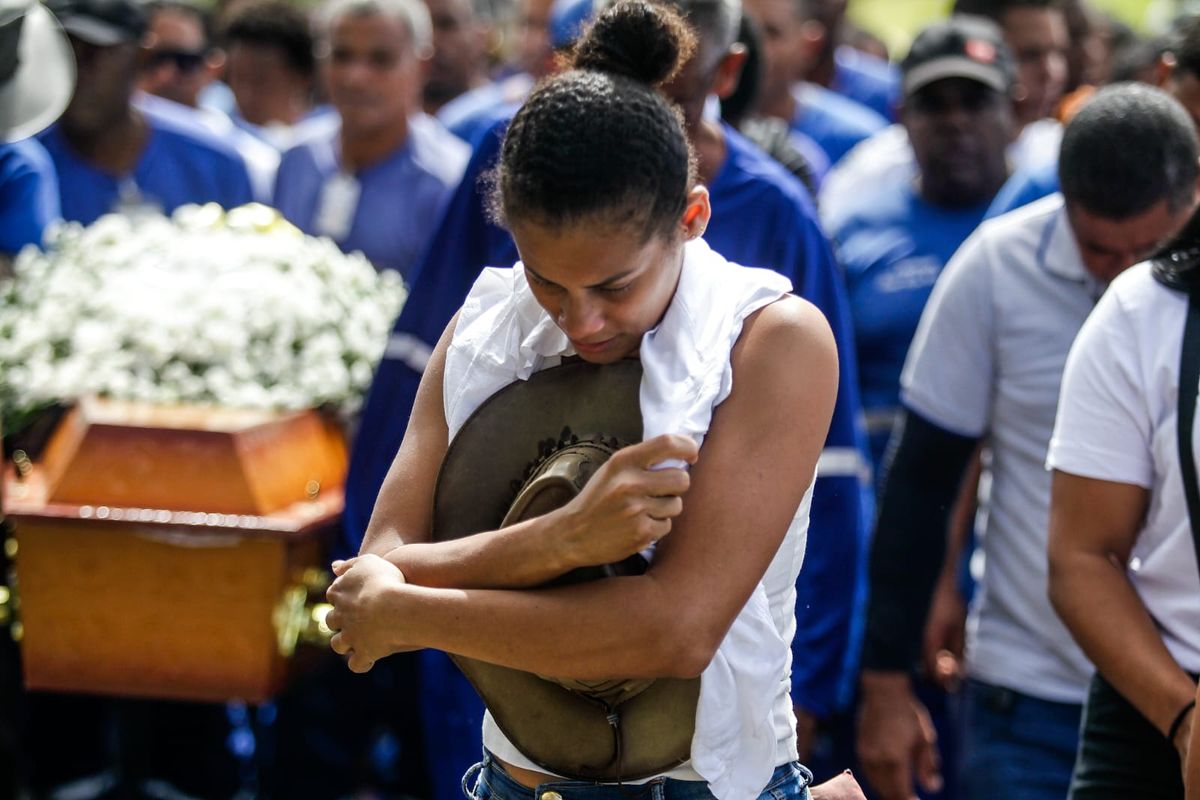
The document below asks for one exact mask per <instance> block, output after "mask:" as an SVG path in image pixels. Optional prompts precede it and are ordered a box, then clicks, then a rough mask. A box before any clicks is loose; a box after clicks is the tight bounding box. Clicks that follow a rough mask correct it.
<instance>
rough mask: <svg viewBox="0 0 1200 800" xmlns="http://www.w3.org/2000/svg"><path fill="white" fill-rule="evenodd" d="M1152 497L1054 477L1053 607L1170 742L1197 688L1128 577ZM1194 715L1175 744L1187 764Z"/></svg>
mask: <svg viewBox="0 0 1200 800" xmlns="http://www.w3.org/2000/svg"><path fill="white" fill-rule="evenodd" d="M1149 497H1150V493H1149V492H1148V491H1147V490H1146V489H1144V488H1142V487H1140V486H1135V485H1133V484H1128V483H1117V482H1115V481H1105V480H1099V479H1095V478H1084V477H1080V476H1078V475H1072V474H1070V473H1067V472H1062V471H1059V470H1055V472H1054V478H1053V485H1052V489H1051V501H1050V546H1049V553H1050V602H1051V603H1052V604H1053V605H1054V609H1055V611H1057V612H1058V615H1059V616H1060V617H1062V621H1063V622H1064V623H1065V624H1066V626H1067V628H1068V629H1069V630H1070V631H1071V635H1072V636H1073V637H1074V638H1075V641H1076V642H1078V643H1079V646H1080V648H1082V649H1083V652H1084V653H1086V654H1087V656H1088V658H1089V659H1091V661H1092V663H1094V664H1095V665H1096V669H1097V670H1099V671H1100V673H1101V674H1102V675H1103V676H1104V678H1105V679H1106V680H1107V681H1108V682H1109V683H1111V684H1112V685H1113V687H1114V688H1115V689H1116V690H1117V691H1118V692H1120V693H1121V695H1122V696H1123V697H1124V698H1125V699H1127V700H1128V701H1129V702H1130V703H1132V704H1133V706H1134V707H1135V708H1136V709H1137V710H1138V711H1140V712H1141V713H1142V715H1143V716H1145V717H1146V719H1148V720H1149V721H1150V722H1151V724H1153V725H1154V727H1156V728H1158V730H1159V731H1161V732H1162V734H1163V735H1164V736H1165V735H1167V732H1168V731H1169V730H1170V729H1171V725H1172V723H1173V722H1174V721H1175V718H1176V716H1177V715H1178V714H1179V713H1180V710H1181V709H1182V708H1184V706H1186V705H1187V704H1188V703H1189V702H1190V701H1191V700H1192V699H1194V698H1195V696H1196V685H1195V683H1193V682H1192V679H1191V678H1190V677H1189V676H1188V674H1187V673H1186V672H1184V670H1183V668H1182V667H1180V666H1179V664H1178V663H1177V662H1176V661H1175V659H1174V658H1173V657H1172V656H1171V653H1170V652H1169V651H1168V650H1167V647H1166V645H1165V644H1163V640H1162V634H1160V633H1159V631H1158V628H1157V627H1156V626H1155V624H1154V621H1153V620H1152V619H1151V618H1150V615H1149V613H1147V611H1146V607H1145V605H1144V604H1143V603H1142V600H1141V598H1140V597H1139V596H1138V594H1137V592H1136V590H1135V589H1134V588H1133V584H1132V583H1130V581H1129V577H1128V574H1127V572H1126V565H1127V564H1128V562H1129V556H1130V552H1131V551H1132V549H1133V545H1134V542H1135V540H1136V538H1137V534H1138V530H1139V529H1140V527H1141V524H1142V520H1143V517H1144V516H1145V514H1146V508H1147V504H1148V502H1149ZM1190 720H1191V714H1190V713H1189V714H1188V717H1187V718H1186V719H1185V720H1184V722H1183V724H1181V725H1180V726H1179V730H1178V732H1177V733H1176V736H1175V741H1174V742H1173V743H1172V744H1174V745H1175V747H1176V749H1177V750H1178V751H1179V753H1180V757H1181V758H1183V757H1184V756H1185V755H1186V753H1187V742H1188V739H1189V737H1190V734H1191V721H1190Z"/></svg>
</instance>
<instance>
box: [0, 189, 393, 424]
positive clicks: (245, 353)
mask: <svg viewBox="0 0 1200 800" xmlns="http://www.w3.org/2000/svg"><path fill="white" fill-rule="evenodd" d="M13 269H14V273H15V277H14V278H12V279H11V280H9V281H7V282H5V283H0V416H2V417H3V419H4V424H5V427H6V428H7V429H8V430H10V431H11V430H15V429H18V428H20V427H21V425H22V423H23V422H25V421H26V420H27V419H28V417H29V416H30V415H31V414H34V413H37V412H38V411H40V410H41V409H44V408H46V407H47V406H50V405H54V404H58V403H66V402H70V401H72V400H74V399H76V398H79V397H84V396H88V395H100V396H105V397H112V398H115V399H121V400H137V401H145V402H151V403H159V404H206V405H218V406H228V407H240V408H260V409H278V410H293V409H303V408H313V407H317V406H334V407H336V408H337V409H338V410H340V411H341V412H343V413H346V414H352V413H353V412H355V411H356V410H357V409H358V407H359V406H360V404H361V402H362V396H363V394H364V393H365V392H366V390H367V388H368V387H369V385H370V383H371V378H372V375H373V374H374V370H375V365H376V364H377V363H378V361H379V359H380V357H381V356H382V354H383V349H384V347H385V345H386V343H387V338H388V333H389V331H390V330H391V326H392V322H393V321H394V319H395V317H396V315H397V313H399V310H400V307H401V306H402V305H403V303H404V300H405V297H406V291H405V288H404V285H403V282H402V281H401V280H400V277H399V276H398V275H397V274H396V273H394V272H391V271H384V272H376V270H375V269H374V267H372V266H371V264H370V262H368V261H367V259H366V258H365V257H363V256H362V255H361V254H357V253H356V254H352V255H345V254H343V253H342V252H341V250H339V249H338V247H337V245H335V244H334V243H333V242H331V241H329V240H328V239H316V238H313V237H309V236H305V235H304V234H302V233H301V232H300V231H299V230H297V229H296V228H295V227H293V226H292V225H290V224H289V223H287V222H286V221H284V220H283V219H282V218H281V217H280V216H279V214H278V213H277V212H275V211H273V210H272V209H269V208H266V207H265V206H256V205H251V206H244V207H242V208H238V209H234V210H232V211H229V212H225V211H223V210H222V209H221V208H219V207H218V206H215V205H206V206H185V207H183V208H180V209H179V210H177V211H176V212H175V213H174V215H172V217H170V218H167V217H163V216H159V215H140V216H136V217H127V216H118V215H109V216H105V217H102V218H101V219H99V220H97V221H96V222H95V223H94V224H92V225H91V226H88V227H86V228H84V227H82V226H80V225H78V224H66V225H60V226H58V227H57V228H56V229H54V230H52V231H51V233H50V236H49V241H48V243H47V249H46V251H45V252H42V251H38V250H36V249H34V248H27V249H26V250H25V251H24V252H22V253H21V254H20V255H19V256H18V257H17V259H16V261H15V263H14V265H13Z"/></svg>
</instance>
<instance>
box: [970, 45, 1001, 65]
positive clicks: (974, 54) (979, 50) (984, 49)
mask: <svg viewBox="0 0 1200 800" xmlns="http://www.w3.org/2000/svg"><path fill="white" fill-rule="evenodd" d="M963 51H964V52H965V53H966V54H967V56H968V57H969V58H970V59H971V60H973V61H978V62H979V63H981V64H991V63H992V62H993V61H995V60H996V46H995V45H994V44H992V43H991V42H989V41H985V40H984V39H968V40H967V43H966V45H965V46H964V47H963Z"/></svg>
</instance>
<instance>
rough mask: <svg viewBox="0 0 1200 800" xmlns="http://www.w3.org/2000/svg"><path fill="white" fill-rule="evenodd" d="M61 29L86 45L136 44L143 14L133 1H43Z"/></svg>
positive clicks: (143, 27)
mask: <svg viewBox="0 0 1200 800" xmlns="http://www.w3.org/2000/svg"><path fill="white" fill-rule="evenodd" d="M46 5H47V6H48V7H49V8H50V10H51V11H53V12H54V15H55V16H56V17H58V21H59V22H61V23H62V26H63V29H64V30H65V31H66V32H67V33H69V34H71V35H72V36H74V37H75V38H76V39H82V40H83V41H85V42H88V43H89V44H94V45H98V46H100V47H111V46H113V45H118V44H124V43H126V42H139V41H141V39H142V37H143V36H145V34H146V26H147V24H148V20H147V17H146V11H145V9H144V8H143V7H142V5H141V4H140V3H138V2H136V0H47V3H46Z"/></svg>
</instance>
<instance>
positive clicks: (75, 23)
mask: <svg viewBox="0 0 1200 800" xmlns="http://www.w3.org/2000/svg"><path fill="white" fill-rule="evenodd" d="M62 26H63V28H64V29H65V30H66V32H67V33H69V34H71V35H72V36H74V37H75V38H76V39H82V40H83V41H85V42H87V43H88V44H94V45H96V46H97V47H115V46H116V45H119V44H125V43H127V42H136V41H137V40H138V38H139V37H137V36H135V35H134V34H132V33H130V32H129V31H127V30H126V29H124V28H121V27H118V26H116V25H112V24H110V23H108V22H105V21H104V20H100V19H96V18H94V17H84V16H72V17H66V18H64V19H63V20H62Z"/></svg>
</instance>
